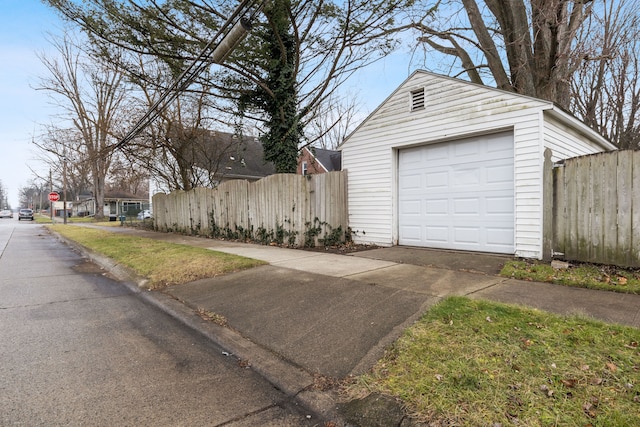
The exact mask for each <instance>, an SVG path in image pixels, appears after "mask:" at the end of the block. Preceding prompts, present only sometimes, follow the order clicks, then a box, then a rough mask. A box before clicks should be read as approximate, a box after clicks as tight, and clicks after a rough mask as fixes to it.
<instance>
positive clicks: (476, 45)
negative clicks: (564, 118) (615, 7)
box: [414, 0, 593, 107]
mask: <svg viewBox="0 0 640 427" xmlns="http://www.w3.org/2000/svg"><path fill="white" fill-rule="evenodd" d="M441 3H445V5H441V6H440V8H439V11H440V13H441V14H448V16H442V15H440V16H439V19H437V20H434V21H433V22H424V21H422V22H415V23H414V27H415V28H417V29H418V30H419V31H420V32H421V33H422V35H421V37H420V38H419V40H420V41H421V42H424V43H427V44H428V45H429V46H430V47H431V48H433V49H434V50H435V51H437V52H438V53H441V54H442V53H443V54H446V55H449V56H451V57H453V58H455V60H456V61H458V62H459V67H461V69H462V71H463V72H464V73H466V74H467V75H468V77H469V79H470V80H471V81H474V82H477V83H484V80H485V77H483V76H487V74H488V77H489V78H490V79H491V80H492V81H493V82H495V85H496V86H497V87H498V88H500V89H504V90H510V91H514V92H517V93H520V94H523V95H529V96H534V97H537V98H542V99H547V100H550V101H553V102H556V103H557V104H559V105H561V106H563V107H568V106H569V104H570V92H571V91H570V82H571V77H572V76H573V73H574V72H575V71H576V69H577V68H578V67H579V66H580V64H581V63H582V60H583V58H584V57H585V55H586V52H584V51H583V45H582V42H581V40H579V39H578V37H577V36H578V34H579V33H580V29H581V28H582V25H583V24H584V22H585V20H586V19H587V18H588V17H589V16H590V14H591V13H592V9H593V2H592V1H590V0H484V1H482V2H478V1H476V0H459V1H451V2H441ZM479 3H481V4H479Z"/></svg>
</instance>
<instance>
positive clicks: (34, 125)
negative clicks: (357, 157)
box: [0, 0, 412, 209]
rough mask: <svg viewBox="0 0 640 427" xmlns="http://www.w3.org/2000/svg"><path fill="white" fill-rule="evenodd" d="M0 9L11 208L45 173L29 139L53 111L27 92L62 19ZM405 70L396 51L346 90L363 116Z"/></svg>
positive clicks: (21, 1)
mask: <svg viewBox="0 0 640 427" xmlns="http://www.w3.org/2000/svg"><path fill="white" fill-rule="evenodd" d="M0 6H1V8H0V64H1V65H0V94H1V95H0V181H2V184H3V185H4V188H5V189H6V190H7V193H8V199H9V200H8V202H9V204H10V206H11V207H12V208H17V207H20V205H19V197H18V194H19V190H20V188H21V187H24V186H27V185H28V184H29V182H30V181H32V180H33V179H34V178H35V175H34V173H33V172H32V170H35V171H36V172H38V173H39V174H40V175H41V176H46V175H47V174H48V169H47V168H46V167H45V166H44V165H42V164H41V163H40V162H38V161H37V153H36V150H35V147H34V146H33V144H32V143H31V140H32V137H34V136H37V135H38V134H41V133H42V126H43V125H46V124H49V123H51V122H52V121H53V120H54V119H53V117H54V116H55V109H54V108H53V107H52V106H51V104H50V100H49V98H48V97H47V95H46V93H44V92H42V91H36V90H35V89H33V88H34V87H37V85H38V81H39V78H40V77H42V76H45V75H46V70H45V68H44V66H43V65H42V64H41V62H40V60H39V59H38V57H37V54H38V53H41V52H44V51H51V47H50V45H49V43H48V42H47V40H46V37H47V33H53V34H59V33H60V29H61V27H62V21H61V20H60V19H59V18H58V16H57V15H56V13H55V12H54V11H52V10H51V9H50V8H47V7H45V6H44V5H43V4H42V3H41V2H40V0H0ZM410 71H412V70H409V67H408V58H407V57H404V56H403V55H401V54H400V53H399V54H397V55H394V56H393V57H391V58H388V59H386V60H384V61H381V62H379V63H378V64H377V65H376V66H374V67H373V68H371V69H369V70H368V71H367V72H366V73H365V74H362V75H358V76H355V78H353V79H351V81H350V82H349V83H350V86H352V89H351V90H353V91H356V92H357V94H358V97H359V99H360V100H361V102H363V103H365V104H366V105H365V106H364V111H363V115H365V114H366V113H368V112H370V111H371V110H372V109H373V108H375V107H376V106H377V105H378V104H379V103H380V102H382V101H383V100H384V99H385V98H386V97H387V96H388V95H390V94H391V93H392V92H393V90H395V89H396V87H397V86H398V85H399V84H400V83H402V81H404V79H406V78H407V77H408V75H409V74H410ZM0 203H4V200H2V201H0ZM1 208H4V206H0V209H1Z"/></svg>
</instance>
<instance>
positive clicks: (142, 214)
mask: <svg viewBox="0 0 640 427" xmlns="http://www.w3.org/2000/svg"><path fill="white" fill-rule="evenodd" d="M152 216H153V215H151V211H150V210H144V211H140V212H138V219H139V220H143V219H149V218H151V217H152Z"/></svg>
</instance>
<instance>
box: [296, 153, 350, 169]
mask: <svg viewBox="0 0 640 427" xmlns="http://www.w3.org/2000/svg"><path fill="white" fill-rule="evenodd" d="M304 149H305V150H307V151H308V152H309V154H311V155H312V156H313V157H315V159H316V161H317V162H318V163H320V166H322V167H323V168H324V170H325V171H327V172H332V171H339V170H342V153H341V152H340V151H337V150H327V149H325V148H317V147H305V148H304Z"/></svg>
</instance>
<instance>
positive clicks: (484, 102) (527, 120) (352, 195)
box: [341, 71, 601, 258]
mask: <svg viewBox="0 0 640 427" xmlns="http://www.w3.org/2000/svg"><path fill="white" fill-rule="evenodd" d="M420 89H424V93H425V107H424V109H420V110H417V111H412V108H411V101H410V100H411V92H412V91H415V90H420ZM553 108H554V107H553V105H552V104H551V103H549V102H545V101H541V100H536V99H534V98H529V97H525V96H520V95H516V94H513V93H509V92H505V91H500V90H497V89H491V88H488V87H484V86H480V85H476V84H471V83H467V82H464V81H460V80H457V79H453V78H448V77H443V76H438V75H435V74H432V73H428V72H423V71H417V72H415V73H414V74H413V75H412V76H411V77H410V78H409V79H407V80H406V81H405V82H404V83H403V84H402V85H401V86H400V87H399V88H398V89H397V90H396V91H395V92H394V93H393V94H392V95H391V96H390V97H389V98H387V100H386V101H385V102H383V103H382V104H381V105H380V106H379V107H378V109H376V111H374V112H373V113H372V114H371V115H370V116H369V117H368V118H367V119H366V120H365V121H364V122H363V123H362V124H361V125H360V126H359V127H358V128H357V129H356V130H355V131H354V132H353V133H352V134H351V135H350V136H349V137H348V138H347V139H346V141H345V142H344V143H343V144H342V146H341V150H342V159H343V169H344V170H347V171H348V192H349V225H350V227H351V228H352V229H353V230H354V231H355V236H354V239H355V240H356V241H357V242H360V243H374V244H377V245H381V246H390V245H394V244H398V241H399V235H398V230H399V228H398V227H399V219H398V153H399V151H400V150H402V149H404V148H408V147H416V146H424V145H428V144H437V143H443V142H451V141H455V140H459V139H463V138H468V137H473V136H476V135H487V134H494V133H496V132H501V131H509V132H512V133H513V137H514V191H515V212H514V216H515V219H514V221H515V230H514V244H515V254H516V255H518V256H523V257H531V258H539V257H540V256H541V251H542V249H541V248H542V236H541V232H542V162H543V152H544V148H545V145H546V146H549V147H550V148H551V149H552V150H554V152H555V150H558V151H559V152H560V151H561V147H562V146H566V145H569V146H570V145H571V144H575V145H576V146H577V147H583V148H582V150H587V151H588V150H589V149H594V150H599V151H601V149H599V148H598V147H597V145H596V143H594V142H582V141H575V140H574V138H575V135H572V134H570V133H567V132H564V131H563V129H561V127H562V126H563V125H561V124H560V123H558V124H555V125H554V124H549V125H546V126H545V121H546V119H545V117H546V114H545V113H544V111H545V110H549V109H553ZM553 126H556V128H554V127H553ZM556 133H558V135H556ZM560 134H566V136H564V137H561V136H560ZM563 138H567V139H568V140H571V143H569V141H564V140H563ZM585 147H587V148H585ZM568 151H580V150H579V149H578V148H576V149H573V148H571V149H569V150H568ZM563 154H564V153H563Z"/></svg>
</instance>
